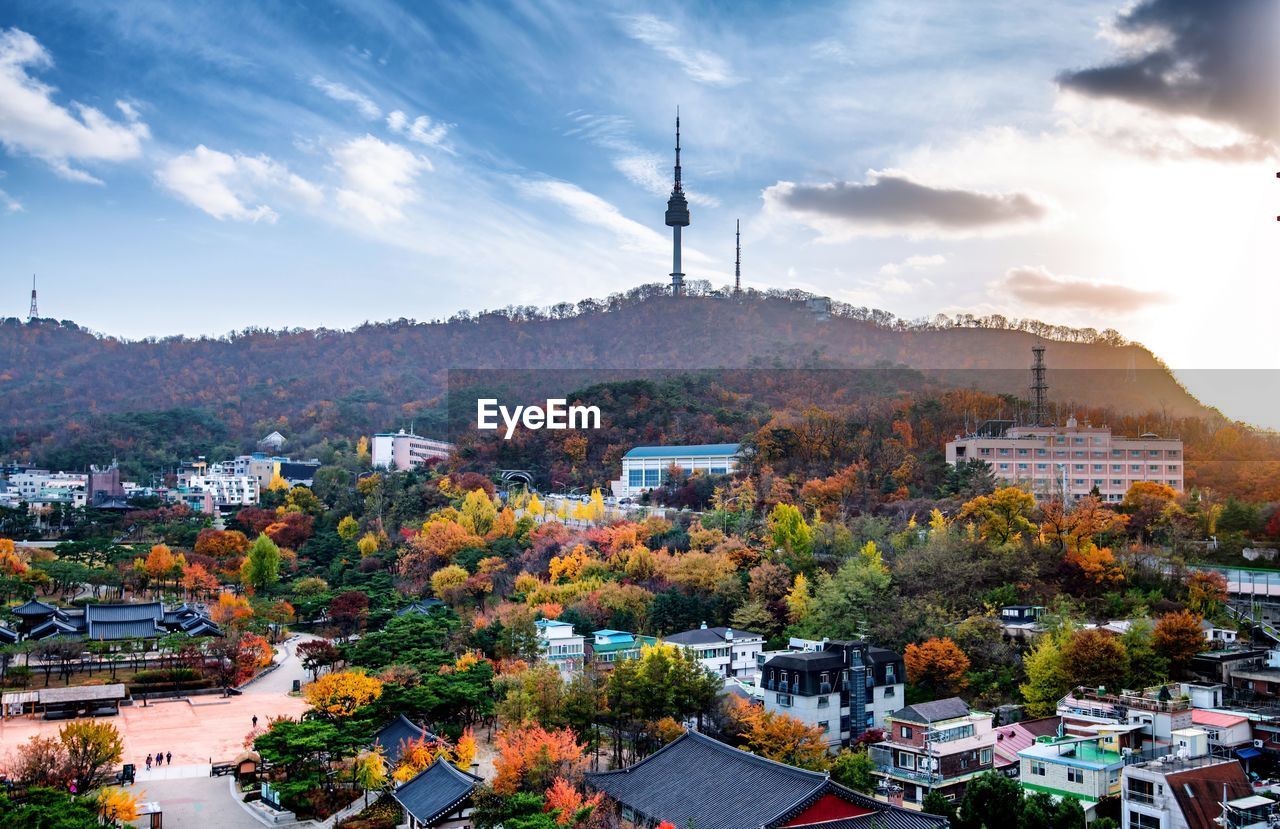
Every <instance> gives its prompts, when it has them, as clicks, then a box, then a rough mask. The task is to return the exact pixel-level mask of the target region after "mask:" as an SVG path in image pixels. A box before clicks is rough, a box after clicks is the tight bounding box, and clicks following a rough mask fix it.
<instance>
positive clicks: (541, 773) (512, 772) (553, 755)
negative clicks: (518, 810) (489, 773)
mask: <svg viewBox="0 0 1280 829" xmlns="http://www.w3.org/2000/svg"><path fill="white" fill-rule="evenodd" d="M495 749H496V753H497V756H496V757H495V758H494V761H493V766H494V772H495V775H494V778H493V788H494V790H495V791H497V792H499V793H500V794H505V795H511V794H515V793H516V792H518V791H533V792H541V791H545V790H546V789H548V788H550V787H551V786H552V785H553V784H554V783H555V780H556V779H557V778H561V779H563V780H566V781H568V782H570V783H574V784H576V783H577V782H578V781H580V780H581V779H582V774H583V772H584V771H585V769H586V758H585V757H584V756H583V749H584V747H583V746H582V745H579V744H578V742H577V740H576V739H575V738H574V734H573V731H572V730H570V729H568V728H560V729H553V730H547V729H545V728H543V727H542V726H540V725H530V726H526V727H523V728H515V729H505V730H503V731H500V732H498V736H497V739H496V740H495Z"/></svg>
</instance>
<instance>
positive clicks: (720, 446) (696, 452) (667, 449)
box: [622, 443, 742, 458]
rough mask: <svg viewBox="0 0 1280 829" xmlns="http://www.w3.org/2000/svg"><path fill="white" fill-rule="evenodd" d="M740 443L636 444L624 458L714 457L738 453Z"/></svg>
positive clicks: (740, 446)
mask: <svg viewBox="0 0 1280 829" xmlns="http://www.w3.org/2000/svg"><path fill="white" fill-rule="evenodd" d="M741 448H742V444H740V443H698V444H694V445H692V446H636V447H633V448H632V449H631V450H630V451H628V452H627V454H625V455H623V456H622V457H624V458H713V457H723V456H725V455H736V454H738V450H739V449H741Z"/></svg>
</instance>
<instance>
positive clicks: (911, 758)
mask: <svg viewBox="0 0 1280 829" xmlns="http://www.w3.org/2000/svg"><path fill="white" fill-rule="evenodd" d="M993 719H994V717H993V716H992V715H991V714H988V713H985V712H982V711H970V710H969V706H968V705H966V704H965V702H964V700H962V699H960V698H959V697H950V698H948V699H940V700H935V701H933V702H921V703H917V704H915V705H908V706H907V707H906V708H903V709H901V710H900V711H897V712H895V713H893V714H890V715H889V720H888V725H889V727H888V729H887V731H886V735H885V739H884V741H883V742H880V743H876V744H875V745H873V746H872V747H871V759H872V760H874V761H875V764H876V771H875V772H874V774H875V775H876V777H878V778H880V780H882V781H883V783H884V784H885V785H886V786H887V787H889V788H890V789H900V790H901V791H902V797H903V800H904V801H905V802H912V803H923V802H924V799H925V796H926V795H928V794H929V792H931V791H936V792H941V793H942V795H943V796H944V797H946V798H947V799H948V800H952V801H958V800H960V799H961V798H963V797H964V787H965V785H966V784H967V783H968V782H969V781H970V780H972V779H973V778H974V777H976V776H978V775H980V774H982V773H984V772H988V771H991V770H992V768H993V767H994V762H995V742H996V733H995V731H994V729H993V728H992V721H993Z"/></svg>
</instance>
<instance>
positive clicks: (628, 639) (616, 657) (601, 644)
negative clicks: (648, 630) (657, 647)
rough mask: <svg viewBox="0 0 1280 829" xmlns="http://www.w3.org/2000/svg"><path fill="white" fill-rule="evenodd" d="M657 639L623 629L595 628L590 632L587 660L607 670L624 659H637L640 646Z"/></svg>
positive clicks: (652, 642)
mask: <svg viewBox="0 0 1280 829" xmlns="http://www.w3.org/2000/svg"><path fill="white" fill-rule="evenodd" d="M657 641H658V640H657V638H655V637H653V636H637V635H636V634H634V633H628V632H627V631H625V630H597V631H595V632H594V633H592V634H591V642H590V643H589V650H590V654H589V657H588V660H587V661H589V662H590V663H591V664H593V665H595V666H596V667H597V668H600V669H602V670H606V671H607V670H609V669H610V668H612V667H613V666H614V664H616V663H618V662H621V661H622V660H624V659H638V658H639V656H640V649H641V648H643V647H645V646H646V645H654V644H657Z"/></svg>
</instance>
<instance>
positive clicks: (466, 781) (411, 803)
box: [391, 757, 483, 826]
mask: <svg viewBox="0 0 1280 829" xmlns="http://www.w3.org/2000/svg"><path fill="white" fill-rule="evenodd" d="M481 782H483V781H482V780H481V779H480V778H479V777H476V776H474V775H471V774H467V773H466V772H464V771H461V770H459V769H458V768H456V767H455V766H454V765H453V764H452V763H450V762H449V761H447V760H445V759H444V758H443V757H441V758H437V759H436V761H435V762H434V763H432V764H431V765H430V766H427V767H426V768H425V769H423V770H422V771H420V772H418V774H417V776H416V777H414V778H412V779H411V780H409V781H408V782H407V783H405V784H403V785H401V786H397V787H396V788H395V789H392V791H391V796H392V797H394V798H395V799H396V802H397V803H399V804H400V805H401V806H402V807H403V808H404V810H405V811H406V812H408V813H409V814H411V815H413V816H414V818H416V819H417V821H418V825H422V826H430V825H432V824H434V823H435V822H436V821H437V820H439V819H440V818H443V817H446V816H447V815H450V814H452V813H453V812H454V811H456V810H457V809H458V808H459V807H460V806H462V805H463V803H465V802H466V800H467V798H469V797H470V796H471V793H472V792H473V791H475V788H476V786H477V785H479V784H480V783H481Z"/></svg>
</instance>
